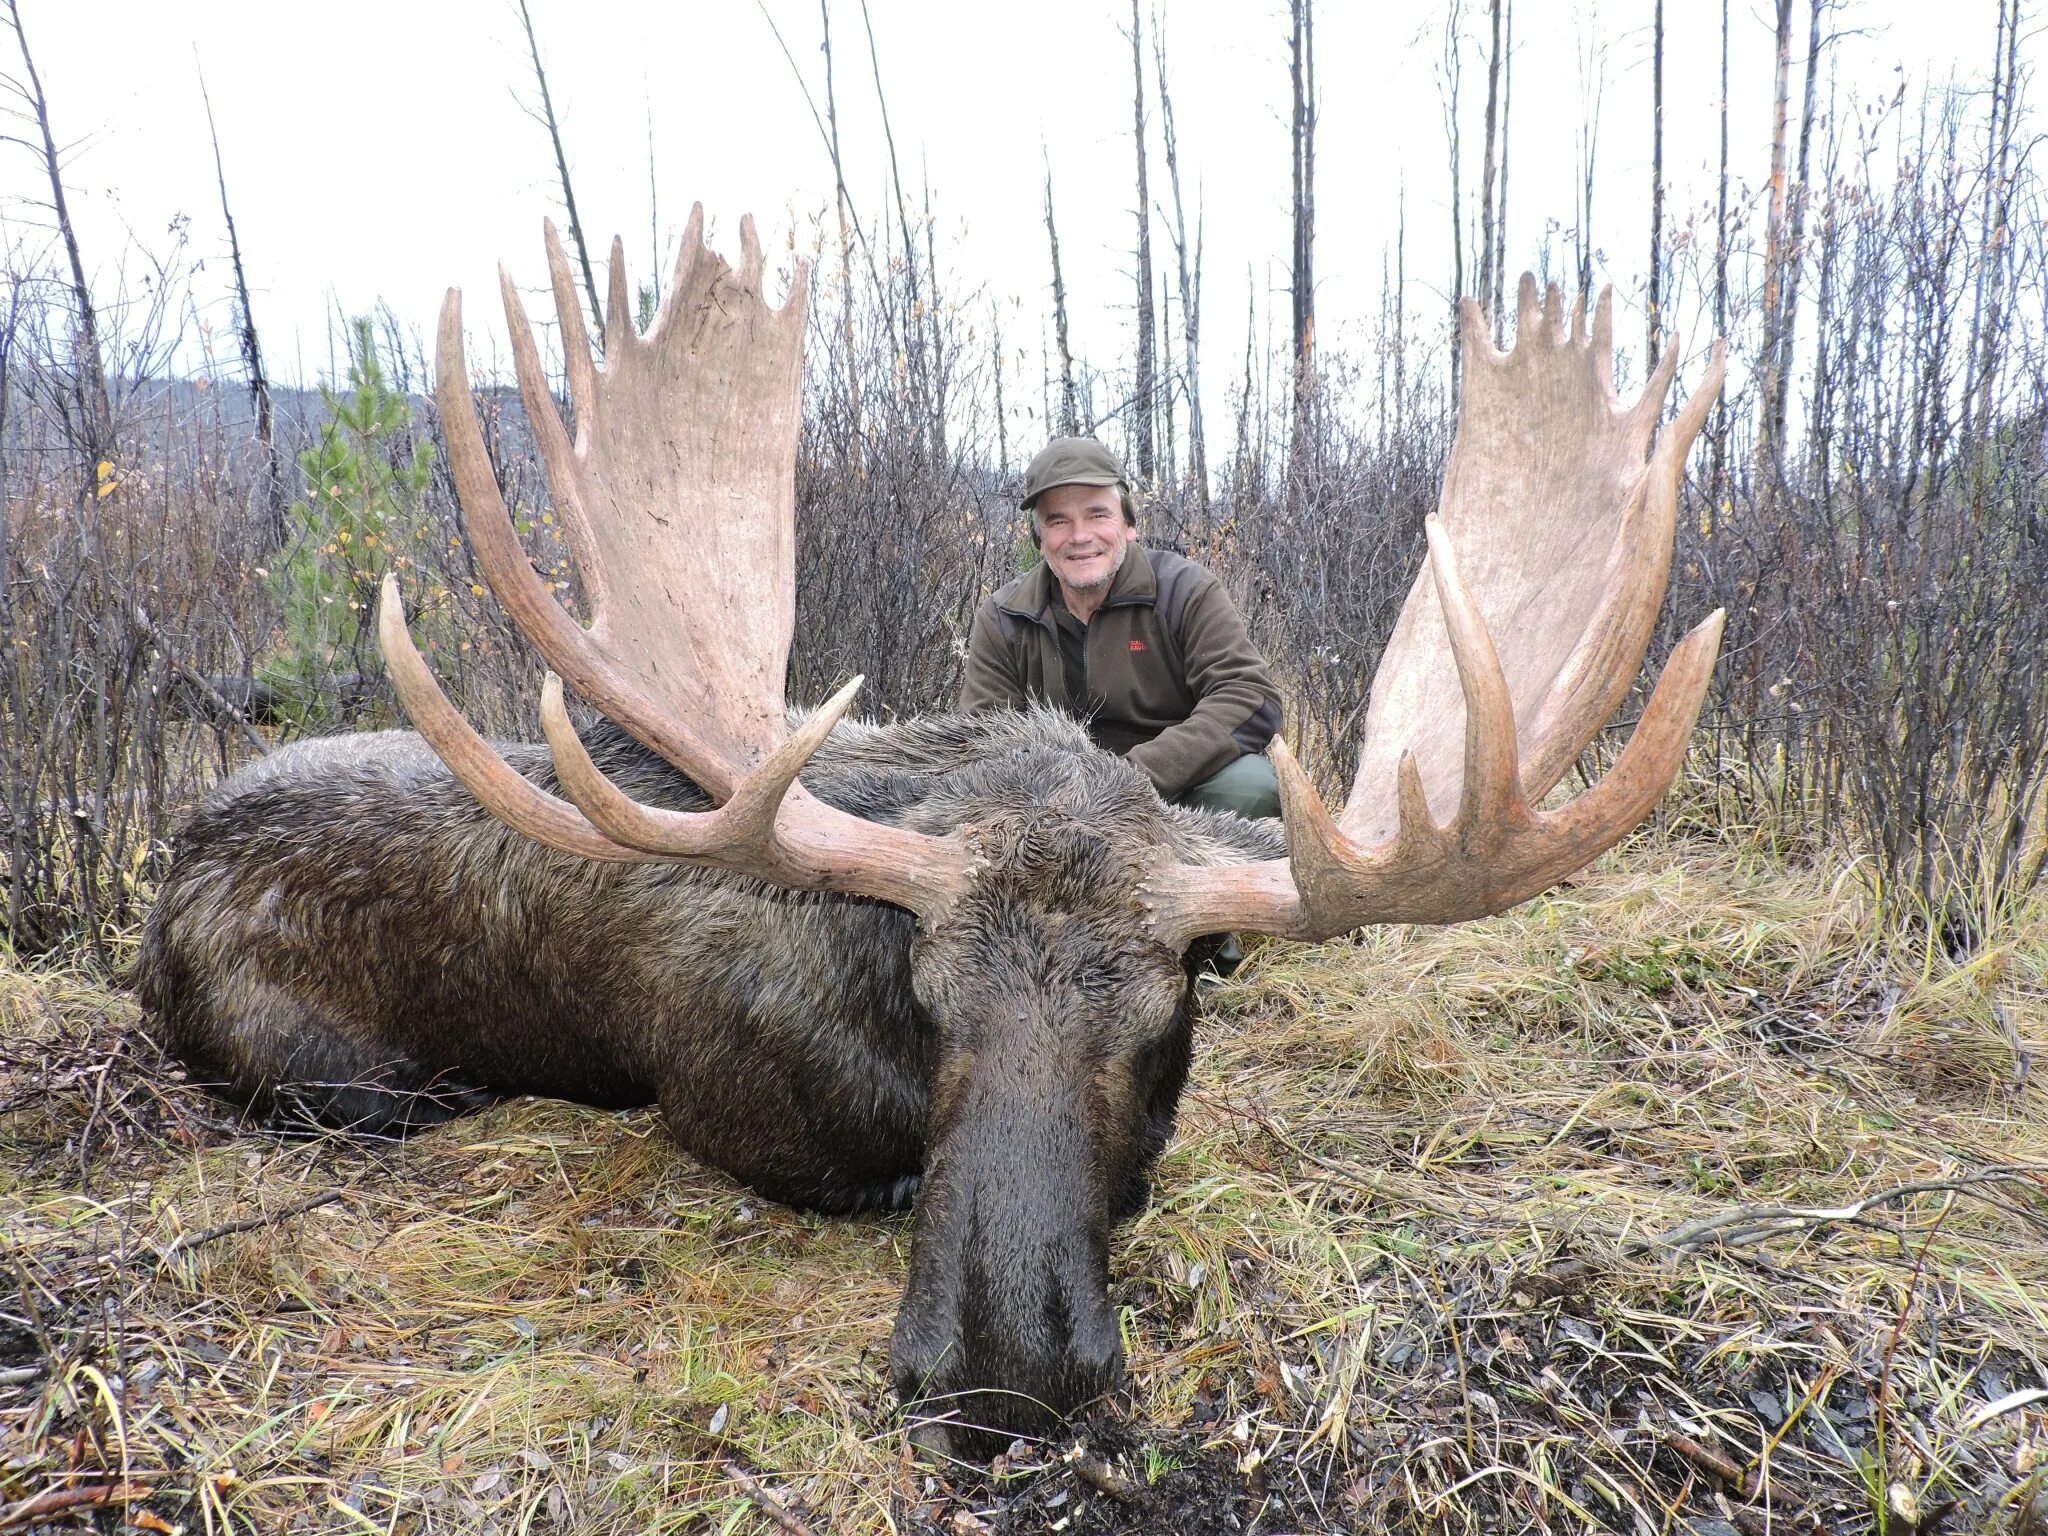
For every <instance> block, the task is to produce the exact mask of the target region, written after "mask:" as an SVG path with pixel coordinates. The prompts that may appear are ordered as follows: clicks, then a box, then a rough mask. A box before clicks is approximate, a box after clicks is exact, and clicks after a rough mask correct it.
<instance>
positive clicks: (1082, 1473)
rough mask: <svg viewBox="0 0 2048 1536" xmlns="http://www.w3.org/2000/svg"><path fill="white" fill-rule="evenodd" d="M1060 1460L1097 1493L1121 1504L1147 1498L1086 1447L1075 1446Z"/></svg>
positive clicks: (1133, 1502)
mask: <svg viewBox="0 0 2048 1536" xmlns="http://www.w3.org/2000/svg"><path fill="white" fill-rule="evenodd" d="M1060 1459H1061V1460H1062V1461H1064V1462H1065V1463H1066V1464H1067V1465H1068V1466H1069V1467H1071V1468H1072V1469H1073V1473H1074V1476H1076V1477H1077V1478H1079V1479H1080V1480H1081V1481H1082V1482H1084V1483H1086V1484H1087V1485H1088V1486H1089V1487H1090V1488H1093V1489H1094V1490H1095V1491H1096V1492H1097V1493H1106V1494H1108V1495H1109V1496H1110V1497H1111V1498H1112V1499H1115V1500H1116V1501H1117V1502H1118V1503H1119V1504H1136V1503H1138V1502H1140V1501H1141V1500H1142V1499H1143V1498H1144V1497H1145V1490H1144V1489H1142V1488H1140V1487H1139V1486H1138V1485H1137V1484H1136V1483H1134V1482H1132V1481H1131V1480H1130V1479H1129V1478H1128V1477H1125V1476H1124V1475H1123V1473H1121V1472H1119V1471H1117V1469H1116V1468H1115V1467H1112V1466H1111V1465H1110V1464H1109V1463H1108V1462H1106V1461H1104V1460H1103V1459H1102V1458H1101V1457H1100V1456H1097V1455H1096V1454H1095V1453H1094V1452H1093V1451H1091V1450H1089V1449H1088V1447H1087V1446H1085V1445H1077V1446H1075V1447H1074V1448H1073V1449H1072V1450H1070V1451H1068V1452H1067V1454H1066V1455H1065V1456H1063V1457H1061V1458H1060Z"/></svg>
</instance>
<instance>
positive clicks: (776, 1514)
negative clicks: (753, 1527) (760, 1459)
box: [720, 1457, 816, 1536]
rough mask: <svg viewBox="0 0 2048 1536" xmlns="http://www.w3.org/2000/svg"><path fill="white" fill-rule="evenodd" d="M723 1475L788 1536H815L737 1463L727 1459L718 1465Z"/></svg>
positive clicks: (751, 1474) (789, 1509)
mask: <svg viewBox="0 0 2048 1536" xmlns="http://www.w3.org/2000/svg"><path fill="white" fill-rule="evenodd" d="M720 1466H721V1467H722V1469H723V1470H724V1472H725V1475H726V1476H727V1477H729V1478H731V1479H732V1480H733V1481H734V1482H735V1483H737V1484H738V1485H739V1489H740V1492H742V1493H744V1494H745V1495H746V1496H747V1497H748V1498H750V1499H752V1500H753V1501H754V1505H755V1507H756V1508H758V1509H759V1510H760V1511H761V1513H762V1514H764V1515H766V1516H767V1517H768V1518H769V1519H770V1520H773V1521H774V1522H775V1523H776V1524H777V1525H778V1526H780V1527H781V1528H782V1529H783V1530H785V1531H787V1532H789V1536H816V1533H815V1532H813V1531H812V1530H811V1528H810V1527H809V1526H808V1525H805V1524H804V1523H803V1521H802V1520H800V1519H798V1518H797V1515H796V1512H795V1511H794V1510H792V1509H791V1508H790V1507H789V1506H788V1505H787V1504H785V1503H783V1502H782V1500H780V1499H778V1498H777V1497H776V1496H775V1495H774V1494H772V1493H770V1492H769V1491H768V1490H767V1489H766V1488H763V1487H762V1486H761V1483H760V1480H759V1479H758V1478H756V1477H755V1476H754V1474H753V1473H751V1472H749V1471H748V1470H747V1469H746V1468H745V1467H743V1466H741V1465H740V1464H739V1463H738V1462H736V1461H734V1460H732V1459H731V1458H730V1457H727V1458H726V1460H725V1461H723V1462H722V1463H720Z"/></svg>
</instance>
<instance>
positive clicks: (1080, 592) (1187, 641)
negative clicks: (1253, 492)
mask: <svg viewBox="0 0 2048 1536" xmlns="http://www.w3.org/2000/svg"><path fill="white" fill-rule="evenodd" d="M1021 505H1022V507H1023V509H1024V510H1025V511H1027V512H1029V513H1030V514H1031V530H1032V538H1033V540H1034V541H1035V542H1036V543H1037V545H1038V549H1039V553H1040V554H1041V555H1043V556H1044V559H1043V560H1042V561H1041V562H1040V563H1039V564H1038V565H1036V566H1033V567H1032V568H1031V570H1030V571H1029V572H1027V573H1026V574H1024V575H1023V576H1020V577H1018V578H1017V580H1015V581H1013V582H1011V583H1010V584H1009V585H1008V586H1006V587H1004V588H1003V589H1002V590H1001V591H1000V592H998V593H996V595H995V596H994V597H992V598H990V599H989V600H988V601H987V602H985V603H983V604H982V606H981V611H980V612H979V613H978V614H976V615H975V619H974V634H973V638H972V639H971V640H970V641H969V643H968V651H967V676H966V679H965V681H964V682H963V683H962V685H961V689H960V707H961V708H962V709H966V710H972V709H1000V708H1012V709H1021V708H1023V707H1024V706H1026V705H1027V704H1031V703H1041V702H1042V703H1047V704H1051V705H1053V706H1055V707H1056V708H1059V709H1063V710H1066V711H1067V712H1068V713H1069V714H1073V715H1076V716H1078V717H1080V718H1081V719H1082V720H1084V721H1086V722H1087V725H1088V732H1089V735H1091V736H1092V737H1093V738H1094V739H1095V742H1096V744H1097V745H1098V746H1101V747H1104V748H1106V749H1108V750H1109V751H1111V752H1115V753H1119V754H1120V755H1122V756H1124V757H1127V758H1129V759H1130V761H1131V762H1132V763H1134V764H1136V765H1137V766H1138V767H1139V768H1141V769H1143V770H1144V772H1145V774H1146V776H1147V777H1148V778H1150V779H1151V780H1152V783H1153V785H1154V787H1155V788H1157V789H1158V791H1159V793H1160V796H1161V797H1162V798H1163V799H1166V800H1177V801H1179V802H1180V803H1182V804H1183V805H1195V806H1203V807H1207V808H1210V809H1214V810H1229V811H1235V812H1237V813H1238V814H1239V815H1240V816H1277V815H1278V814H1279V813H1280V796H1279V791H1278V788H1277V787H1276V785H1275V784H1274V781H1273V766H1272V764H1271V763H1270V762H1268V761H1267V760H1266V758H1265V756H1264V753H1265V750H1266V743H1267V742H1269V741H1271V740H1272V739H1273V733H1274V732H1275V731H1276V730H1278V729H1279V726H1280V695H1279V692H1278V690H1277V689H1275V688H1274V686H1273V678H1272V674H1271V673H1270V672H1269V671H1268V669H1267V667H1266V661H1265V658H1264V657H1262V656H1261V655H1260V654H1259V653H1258V651H1257V649H1256V648H1255V647H1254V646H1253V645H1252V642H1251V637H1250V635H1248V634H1247V633H1246V632H1245V625H1244V619H1243V617H1242V616H1241V615H1240V614H1239V613H1238V611H1237V606H1236V605H1235V604H1234V603H1232V602H1231V600H1230V594H1229V593H1227V592H1225V591H1224V590H1223V584H1222V583H1221V582H1219V581H1218V580H1217V579H1216V578H1215V577H1214V576H1213V575H1211V574H1210V573H1209V571H1208V570H1206V569H1205V568H1204V567H1202V566H1200V565H1197V564H1196V563H1195V562H1194V561H1192V560H1188V559H1184V558H1183V557H1181V556H1180V555H1175V554H1170V553H1168V552H1167V551H1165V550H1156V549H1146V548H1145V547H1144V546H1143V545H1142V544H1140V543H1139V542H1138V528H1137V519H1136V517H1135V515H1134V514H1133V512H1132V509H1131V494H1130V487H1129V481H1128V478H1127V477H1126V476H1125V474H1124V470H1123V466H1122V465H1121V464H1119V463H1118V462H1117V460H1116V457H1115V455H1113V454H1112V453H1111V452H1110V451H1109V450H1108V449H1107V448H1105V447H1103V446H1102V444H1100V443H1098V442H1097V441H1095V439H1094V438H1092V437H1058V438H1054V439H1053V440H1052V442H1051V443H1049V444H1048V445H1047V446H1046V448H1045V450H1044V451H1043V452H1042V453H1040V454H1039V455H1038V457H1037V458H1035V459H1033V460H1032V461H1031V465H1030V467H1029V468H1028V469H1026V470H1025V472H1024V499H1023V502H1022V504H1021Z"/></svg>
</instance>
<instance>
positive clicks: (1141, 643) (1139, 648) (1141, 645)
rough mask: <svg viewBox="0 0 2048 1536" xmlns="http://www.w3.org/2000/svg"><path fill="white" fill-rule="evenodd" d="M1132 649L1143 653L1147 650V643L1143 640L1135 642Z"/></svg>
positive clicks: (1132, 643)
mask: <svg viewBox="0 0 2048 1536" xmlns="http://www.w3.org/2000/svg"><path fill="white" fill-rule="evenodd" d="M1131 649H1132V650H1134V651H1142V650H1143V649H1145V642H1144V641H1142V640H1133V641H1132V642H1131Z"/></svg>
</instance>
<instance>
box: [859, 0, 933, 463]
mask: <svg viewBox="0 0 2048 1536" xmlns="http://www.w3.org/2000/svg"><path fill="white" fill-rule="evenodd" d="M860 20H861V25H862V26H863V27H864V28H865V29H866V30H867V36H868V64H869V66H870V67H871V68H872V69H873V71H874V76H875V105H876V107H877V108H879V110H880V111H881V114H882V143H883V145H884V146H885V147H886V148H887V149H888V151H889V185H890V187H891V189H892V190H893V191H894V193H895V196H896V220H897V223H898V224H899V225H900V226H901V229H902V233H903V285H904V295H905V303H904V306H903V311H904V312H903V336H904V341H905V347H904V352H905V356H906V359H907V361H908V363H909V371H910V385H911V389H912V390H913V391H914V392H915V393H916V395H917V396H918V398H919V400H920V401H921V402H922V403H923V404H924V406H925V408H926V425H927V428H928V430H929V432H930V434H931V436H930V443H929V447H928V449H927V452H928V454H929V456H930V462H931V463H933V464H942V463H944V462H945V458H946V437H945V432H946V427H945V418H944V406H943V404H942V403H941V402H940V401H939V400H938V399H937V398H936V397H935V392H934V391H933V390H932V388H931V384H930V377H929V369H930V363H931V356H930V351H936V348H932V349H930V351H928V349H927V347H926V330H925V326H926V324H928V325H930V326H931V327H932V328H933V331H934V334H935V333H936V328H937V326H938V322H939V316H938V309H939V306H938V291H937V289H936V287H933V288H931V289H930V291H928V292H927V291H926V285H925V283H924V282H923V281H921V280H920V279H919V277H918V275H917V238H916V236H915V235H913V234H912V233H911V229H910V204H909V203H908V202H907V201H906V200H905V199H904V196H903V175H902V172H901V170H900V169H899V168H898V164H897V160H896V132H895V129H894V128H892V127H891V126H890V122H889V98H888V95H887V93H886V92H884V91H883V89H882V53H881V50H880V49H879V48H878V47H877V46H876V44H875V23H874V19H873V18H872V17H871V16H870V15H869V14H868V0H860ZM927 276H928V277H930V278H931V279H932V280H933V281H936V276H937V274H935V273H933V274H927ZM920 314H922V315H923V316H924V323H922V324H921V323H920V322H919V319H918V317H919V315H920Z"/></svg>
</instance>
